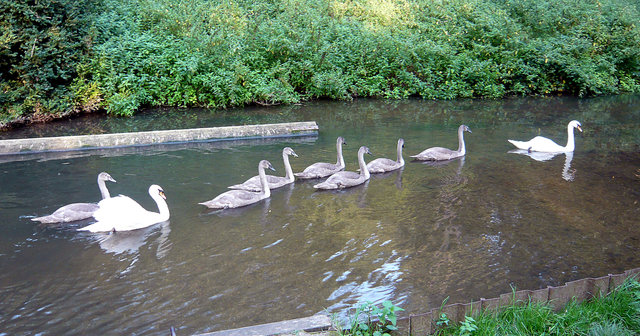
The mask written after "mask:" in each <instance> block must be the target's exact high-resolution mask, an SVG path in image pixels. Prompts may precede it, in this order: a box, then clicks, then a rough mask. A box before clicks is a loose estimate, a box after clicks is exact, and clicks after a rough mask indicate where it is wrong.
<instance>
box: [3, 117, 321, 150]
mask: <svg viewBox="0 0 640 336" xmlns="http://www.w3.org/2000/svg"><path fill="white" fill-rule="evenodd" d="M317 131H318V125H317V124H316V122H315V121H301V122H292V123H280V124H263V125H243V126H224V127H209V128H191V129H178V130H162V131H148V132H132V133H112V134H95V135H77V136H63V137H46V138H26V139H9V140H0V155H2V154H19V153H25V152H27V153H33V152H47V151H65V150H77V149H90V148H109V147H125V146H145V145H153V144H162V143H180V142H189V141H207V140H216V139H218V140H219V139H225V138H235V139H237V138H243V137H275V136H305V135H315V134H317Z"/></svg>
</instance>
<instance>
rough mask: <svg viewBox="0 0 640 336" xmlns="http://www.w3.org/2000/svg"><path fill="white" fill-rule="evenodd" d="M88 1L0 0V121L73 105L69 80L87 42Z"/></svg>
mask: <svg viewBox="0 0 640 336" xmlns="http://www.w3.org/2000/svg"><path fill="white" fill-rule="evenodd" d="M89 5H90V2H89V1H88V0H44V1H13V0H10V1H7V0H4V1H0V27H1V28H0V29H1V30H0V117H1V118H0V122H1V121H2V120H3V119H4V120H6V119H15V118H19V117H20V116H22V115H24V114H35V116H36V117H37V118H46V114H48V113H51V112H53V113H61V112H67V111H69V110H70V109H72V108H73V105H72V100H71V99H70V94H71V92H70V90H69V85H70V84H71V83H72V81H73V79H74V78H75V76H76V67H77V65H78V64H79V62H80V60H81V58H82V56H83V54H84V53H85V51H86V50H88V48H89V47H90V43H91V38H90V34H89V27H90V26H89V24H88V23H89V22H90V19H89V17H88V16H87V15H86V13H87V8H88V7H89Z"/></svg>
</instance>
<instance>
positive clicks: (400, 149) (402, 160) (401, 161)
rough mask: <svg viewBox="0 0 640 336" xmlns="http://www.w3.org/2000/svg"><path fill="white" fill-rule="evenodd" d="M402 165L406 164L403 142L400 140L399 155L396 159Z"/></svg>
mask: <svg viewBox="0 0 640 336" xmlns="http://www.w3.org/2000/svg"><path fill="white" fill-rule="evenodd" d="M396 162H398V163H399V164H400V165H404V158H403V157H402V143H401V142H400V141H398V157H397V159H396Z"/></svg>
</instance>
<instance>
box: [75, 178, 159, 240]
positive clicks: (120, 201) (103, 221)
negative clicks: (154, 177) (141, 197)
mask: <svg viewBox="0 0 640 336" xmlns="http://www.w3.org/2000/svg"><path fill="white" fill-rule="evenodd" d="M149 195H150V196H151V198H153V200H154V201H156V204H157V205H158V211H159V212H153V211H147V210H146V209H145V208H143V207H142V206H140V204H138V202H136V201H134V200H132V199H131V198H129V197H128V196H124V195H120V196H116V197H112V198H107V199H104V200H102V201H100V202H99V203H98V206H99V207H100V208H99V209H98V210H97V211H96V212H95V213H94V214H93V218H95V219H96V220H97V222H96V223H94V224H91V225H89V226H85V227H83V228H80V229H78V231H90V232H108V231H130V230H136V229H142V228H145V227H147V226H151V225H153V224H156V223H161V222H164V221H167V220H169V206H167V202H166V201H165V200H166V199H167V197H166V196H165V194H164V190H162V188H161V187H160V186H159V185H156V184H153V185H151V186H150V187H149Z"/></svg>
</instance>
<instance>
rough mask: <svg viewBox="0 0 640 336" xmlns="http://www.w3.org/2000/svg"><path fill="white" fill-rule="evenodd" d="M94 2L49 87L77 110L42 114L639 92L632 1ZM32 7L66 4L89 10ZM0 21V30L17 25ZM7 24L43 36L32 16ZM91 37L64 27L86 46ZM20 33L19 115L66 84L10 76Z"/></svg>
mask: <svg viewBox="0 0 640 336" xmlns="http://www.w3.org/2000/svg"><path fill="white" fill-rule="evenodd" d="M7 1H8V4H9V5H5V6H9V7H11V8H18V7H19V6H18V5H17V3H18V1H17V0H7ZM7 1H5V3H7ZM101 1H102V2H101V3H100V5H96V6H94V8H97V9H96V10H95V12H94V13H92V14H91V16H90V17H91V24H90V25H89V26H87V27H92V28H93V30H89V29H88V28H85V29H86V31H92V32H93V33H92V35H91V38H90V39H88V40H92V41H93V44H92V45H91V48H90V49H89V50H87V52H86V53H85V57H84V58H78V57H76V55H77V54H73V57H64V62H65V64H66V65H70V64H75V69H73V70H75V71H77V74H78V76H76V77H75V80H74V82H73V83H72V84H71V85H66V84H67V83H68V81H69V76H70V75H75V74H76V72H74V71H71V70H69V71H66V72H64V73H61V75H64V76H61V77H60V78H61V79H60V80H59V81H57V82H55V84H62V85H65V86H64V87H65V88H66V89H68V90H70V91H71V92H70V95H69V97H70V98H71V99H72V102H73V106H72V107H69V106H68V105H65V104H58V105H55V106H54V105H53V104H44V105H46V108H44V109H45V110H48V111H50V112H61V111H62V110H64V109H67V108H76V109H94V108H96V107H100V108H104V109H106V110H107V111H108V112H109V113H113V114H117V115H130V114H132V113H134V112H135V111H136V110H137V109H139V108H140V107H141V106H161V105H170V106H207V107H228V106H242V105H246V104H254V103H257V104H267V105H269V104H279V103H294V102H299V101H302V100H308V99H314V98H332V99H350V98H352V97H385V98H405V97H409V96H419V97H423V98H425V99H453V98H458V97H490V98H499V97H503V96H506V95H529V94H551V93H568V94H576V95H580V96H589V95H600V94H612V93H619V92H626V91H631V92H638V91H640V47H639V45H640V14H639V13H640V8H638V4H637V2H636V1H634V0H601V1H597V0H587V1H575V0H490V1H478V0H441V1H431V0H429V1H425V0H276V1H266V0H259V1H254V0H221V1H205V0H194V1H179V0H131V1H122V0H101ZM39 3H41V4H42V5H40V6H42V7H43V8H45V7H46V6H47V4H48V6H49V7H54V8H59V10H62V11H65V10H67V9H68V10H73V11H77V10H81V9H82V8H84V4H85V3H84V2H79V4H78V5H74V6H75V7H74V6H67V7H64V6H62V7H60V6H59V5H58V4H59V3H62V4H65V2H64V1H63V0H58V1H53V0H43V1H40V2H39ZM12 6H13V7H12ZM15 11H18V10H16V9H14V12H15ZM0 15H2V16H1V18H0V24H1V25H3V26H6V25H7V24H8V23H7V22H9V21H11V20H14V21H16V19H15V18H13V19H12V17H13V16H11V15H7V14H0ZM87 15H89V14H87ZM73 17H83V16H82V15H74V16H73ZM12 22H13V21H12ZM10 24H11V25H13V26H11V27H14V26H15V27H20V25H22V27H34V28H33V29H36V30H38V29H40V30H38V31H39V32H40V33H42V32H41V30H42V29H41V28H38V27H39V26H37V25H36V24H35V23H34V22H31V21H19V22H16V23H10ZM62 24H66V23H64V22H63V23H62ZM49 30H50V29H49ZM49 30H45V31H49ZM61 30H62V29H61ZM65 31H66V30H65ZM86 31H85V30H78V29H76V30H73V29H70V30H69V34H68V35H69V36H71V37H73V39H71V40H72V41H76V42H80V41H85V40H87V37H86V36H87V33H86ZM24 34H26V36H25V37H24V38H23V39H22V40H21V42H20V43H17V42H16V43H13V44H10V43H8V42H6V40H7V39H9V40H10V38H7V37H6V36H7V35H6V34H5V35H4V36H3V38H2V40H1V41H0V55H2V58H3V60H2V61H0V71H1V75H2V78H1V80H2V88H3V96H2V100H1V101H0V104H2V106H3V107H5V108H4V109H5V110H6V106H7V105H8V106H14V107H13V108H10V110H11V111H14V112H13V115H14V116H15V115H20V114H22V113H25V112H29V110H33V109H34V103H31V101H30V100H29V99H27V98H26V97H36V98H34V99H35V102H36V103H35V104H40V103H41V102H48V101H64V102H69V99H62V98H61V97H62V96H65V95H66V94H65V92H64V91H60V92H54V91H52V90H50V89H47V90H44V91H39V92H42V93H39V94H37V95H36V94H31V96H29V95H28V94H26V93H28V92H31V91H29V90H32V89H31V88H32V87H33V85H32V86H29V85H24V87H23V84H22V83H21V82H18V81H17V79H13V78H12V77H9V78H7V77H6V76H5V73H16V71H17V70H13V69H12V67H13V64H18V63H14V62H13V61H11V60H10V61H9V62H5V60H4V58H5V55H7V52H6V50H8V49H7V47H6V46H7V45H11V46H13V45H16V44H17V45H19V47H12V48H13V49H19V50H22V53H18V54H17V55H15V56H12V57H17V59H18V60H20V61H21V62H25V61H26V60H30V59H31V56H30V52H29V50H30V49H29V48H31V46H32V45H33V43H32V42H33V38H31V39H29V38H28V36H29V34H27V33H23V35H24ZM65 43H66V42H65ZM68 44H69V46H72V45H73V46H74V48H76V49H73V50H75V51H77V50H81V48H80V47H81V45H79V44H73V43H71V41H70V42H68ZM85 45H86V43H85ZM78 48H80V49H78ZM13 49H11V50H13ZM47 50H48V51H47ZM62 50H63V51H60V50H56V51H54V50H50V49H44V48H42V49H38V52H39V53H44V54H43V57H44V56H48V58H47V59H46V60H50V61H51V63H54V64H57V63H56V62H58V63H60V62H61V61H60V57H59V56H60V53H61V52H64V53H70V52H71V50H67V49H62ZM45 51H47V52H45ZM42 61H43V62H44V61H45V59H44V58H43V59H42ZM7 64H11V67H8V66H7ZM35 71H36V70H35V69H34V68H25V69H24V70H23V72H22V74H21V75H20V76H22V77H27V78H40V77H38V76H37V75H36V74H35ZM38 71H40V70H38ZM51 75H54V73H52V74H51ZM22 77H20V78H22ZM14 78H18V77H15V76H14ZM34 81H35V82H37V80H34ZM37 83H39V82H37ZM54 87H55V86H54ZM9 95H10V96H11V97H9ZM15 106H18V107H15ZM0 113H4V112H0Z"/></svg>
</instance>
